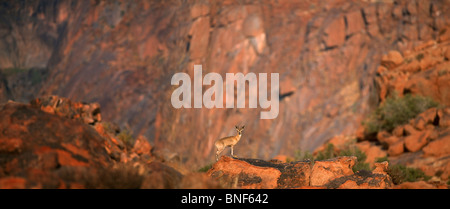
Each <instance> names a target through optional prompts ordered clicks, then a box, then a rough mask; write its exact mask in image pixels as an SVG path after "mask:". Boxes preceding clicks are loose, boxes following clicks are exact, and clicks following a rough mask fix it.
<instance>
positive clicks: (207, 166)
mask: <svg viewBox="0 0 450 209" xmlns="http://www.w3.org/2000/svg"><path fill="white" fill-rule="evenodd" d="M211 168H212V163H210V164H208V165H205V166H203V167H201V168H200V169H198V172H201V173H205V172H207V171H208V170H209V169H211Z"/></svg>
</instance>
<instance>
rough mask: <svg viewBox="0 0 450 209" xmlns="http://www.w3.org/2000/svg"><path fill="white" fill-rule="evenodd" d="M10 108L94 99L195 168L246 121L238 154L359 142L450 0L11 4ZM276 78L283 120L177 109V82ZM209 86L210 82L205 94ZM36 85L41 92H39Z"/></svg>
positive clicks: (6, 42)
mask: <svg viewBox="0 0 450 209" xmlns="http://www.w3.org/2000/svg"><path fill="white" fill-rule="evenodd" d="M0 5H1V6H0V11H1V12H0V19H2V20H4V21H0V22H1V23H0V37H2V38H1V39H0V55H2V56H0V69H2V70H1V74H0V75H1V76H0V99H1V101H2V102H4V101H6V100H8V99H14V100H17V101H27V100H30V99H31V98H34V97H37V96H40V95H47V94H56V95H59V96H64V97H68V98H70V99H73V100H77V101H85V102H98V103H99V104H100V105H101V107H102V110H104V114H103V115H102V116H103V117H104V118H105V119H106V120H108V121H114V122H116V123H118V124H119V125H120V126H121V127H128V128H129V129H131V130H133V132H134V135H136V136H137V135H145V136H146V137H147V138H148V139H149V141H150V143H152V144H153V145H154V146H155V148H157V149H159V150H163V149H166V150H168V151H169V152H173V153H176V154H177V155H178V156H179V158H180V159H181V160H182V161H183V162H185V163H187V164H191V165H201V164H204V163H206V162H210V161H212V160H213V159H214V157H213V152H214V151H213V144H214V141H215V140H216V139H218V138H220V137H224V136H227V135H231V134H234V133H233V131H234V130H233V127H234V125H236V124H245V125H246V130H245V131H244V133H243V137H242V140H241V142H239V146H236V148H235V153H236V154H237V155H239V156H240V157H253V158H255V157H258V158H266V159H267V158H271V157H273V156H275V155H277V154H279V153H283V154H291V155H292V153H293V152H294V151H295V150H297V149H302V150H313V149H314V148H316V147H318V146H319V145H321V144H322V143H323V142H325V141H326V140H328V139H329V138H330V137H332V136H334V135H337V134H349V133H353V132H354V131H355V130H356V128H357V126H358V125H359V124H360V122H361V120H362V118H363V117H364V115H365V114H366V113H367V112H368V111H370V110H371V107H372V106H375V105H376V104H377V103H378V100H379V98H378V97H379V95H378V93H376V90H375V86H374V75H375V73H376V72H375V71H376V70H377V67H378V66H379V63H380V60H381V56H382V55H383V54H384V53H386V52H387V51H389V50H391V49H395V50H399V51H404V50H409V49H413V48H414V47H415V46H417V45H420V44H422V43H423V42H426V41H428V40H430V39H436V38H437V37H438V36H439V33H440V32H442V29H443V28H444V27H445V26H446V25H448V24H450V22H449V21H450V17H449V14H450V9H449V7H450V4H449V1H426V0H424V1H395V2H394V1H384V2H370V1H339V0H336V1H327V2H324V1H300V2H298V1H288V0H286V1H278V2H273V1H262V2H252V1H248V2H243V3H242V2H241V3H238V2H234V1H189V2H184V3H181V2H179V1H164V2H159V1H149V2H147V1H25V2H15V1H13V2H11V1H2V3H1V4H0ZM194 64H202V65H203V72H204V73H207V72H217V73H219V74H221V75H223V76H224V75H225V73H236V72H243V73H248V72H255V73H263V72H266V73H270V72H277V73H279V75H280V93H281V98H282V100H281V101H280V113H279V116H278V117H277V118H276V119H274V120H260V119H259V112H260V111H261V109H259V108H258V109H206V108H202V109H178V110H176V109H174V108H173V107H172V106H171V103H170V96H171V93H172V91H173V87H172V86H171V85H170V79H171V77H172V75H173V74H174V73H177V72H187V73H188V74H190V75H191V76H192V75H193V65H194ZM206 88H207V87H204V89H206ZM30 89H32V90H31V91H30Z"/></svg>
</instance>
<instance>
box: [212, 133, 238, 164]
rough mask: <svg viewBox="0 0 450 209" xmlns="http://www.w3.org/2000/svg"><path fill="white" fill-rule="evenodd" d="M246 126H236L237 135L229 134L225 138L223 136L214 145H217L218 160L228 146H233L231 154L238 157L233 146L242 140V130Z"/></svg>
mask: <svg viewBox="0 0 450 209" xmlns="http://www.w3.org/2000/svg"><path fill="white" fill-rule="evenodd" d="M244 127H245V125H244V126H242V127H241V128H239V126H235V128H236V131H237V135H236V136H228V137H225V138H221V139H219V140H217V141H216V142H215V143H214V145H215V146H216V149H217V151H216V161H218V160H219V154H220V153H221V152H222V151H223V150H224V149H225V148H226V147H231V156H232V157H236V156H234V154H233V147H234V145H236V144H237V143H238V142H239V140H241V136H242V131H243V130H244Z"/></svg>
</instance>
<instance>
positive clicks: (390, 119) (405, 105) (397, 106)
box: [364, 94, 438, 134]
mask: <svg viewBox="0 0 450 209" xmlns="http://www.w3.org/2000/svg"><path fill="white" fill-rule="evenodd" d="M437 106H438V103H437V102H435V101H433V100H432V99H430V98H428V97H423V96H420V95H411V94H406V95H404V96H403V97H399V96H397V94H394V96H392V97H388V98H387V99H386V101H385V102H384V103H383V104H381V105H380V106H378V107H377V109H376V110H375V112H374V113H372V114H371V115H370V116H369V118H368V119H367V120H366V121H365V122H364V125H365V127H366V130H367V133H368V134H373V133H377V132H379V131H381V130H386V131H392V130H393V129H394V128H395V127H396V126H398V125H403V124H406V123H407V122H408V121H409V120H410V119H412V118H415V117H416V116H417V115H418V114H419V113H422V112H423V111H425V110H427V109H429V108H432V107H437Z"/></svg>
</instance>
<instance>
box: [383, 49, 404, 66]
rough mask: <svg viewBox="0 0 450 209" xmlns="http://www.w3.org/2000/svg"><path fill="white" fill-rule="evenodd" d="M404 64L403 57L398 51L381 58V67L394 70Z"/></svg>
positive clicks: (390, 52)
mask: <svg viewBox="0 0 450 209" xmlns="http://www.w3.org/2000/svg"><path fill="white" fill-rule="evenodd" d="M402 63H403V56H402V54H400V52H398V51H389V52H388V53H387V54H385V55H383V56H382V57H381V65H383V66H385V67H387V68H388V69H393V68H394V67H397V66H399V65H400V64H402Z"/></svg>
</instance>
